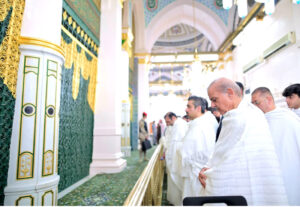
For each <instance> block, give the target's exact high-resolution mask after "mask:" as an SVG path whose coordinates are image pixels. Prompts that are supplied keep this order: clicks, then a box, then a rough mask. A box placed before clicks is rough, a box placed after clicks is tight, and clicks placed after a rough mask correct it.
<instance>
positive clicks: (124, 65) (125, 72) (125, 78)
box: [120, 33, 131, 157]
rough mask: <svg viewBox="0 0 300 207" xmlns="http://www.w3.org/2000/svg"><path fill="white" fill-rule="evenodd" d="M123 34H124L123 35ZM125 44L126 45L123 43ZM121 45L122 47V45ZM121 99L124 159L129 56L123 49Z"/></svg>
mask: <svg viewBox="0 0 300 207" xmlns="http://www.w3.org/2000/svg"><path fill="white" fill-rule="evenodd" d="M123 34H124V33H123ZM124 44H127V43H124ZM124 44H123V45H124ZM121 54H122V55H121V57H122V61H121V77H122V78H121V88H120V90H121V98H122V120H121V121H122V123H121V124H122V133H121V151H122V152H123V154H124V156H125V157H129V156H130V155H131V146H130V101H129V54H128V52H127V51H125V50H124V49H123V50H122V53H121Z"/></svg>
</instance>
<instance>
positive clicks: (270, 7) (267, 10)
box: [265, 0, 275, 15]
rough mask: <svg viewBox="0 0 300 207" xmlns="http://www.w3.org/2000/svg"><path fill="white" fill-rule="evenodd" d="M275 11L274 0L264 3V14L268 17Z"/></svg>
mask: <svg viewBox="0 0 300 207" xmlns="http://www.w3.org/2000/svg"><path fill="white" fill-rule="evenodd" d="M274 11H275V2H274V0H269V1H267V2H266V3H265V13H266V14H268V15H271V14H273V13H274Z"/></svg>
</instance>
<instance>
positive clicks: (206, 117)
mask: <svg viewBox="0 0 300 207" xmlns="http://www.w3.org/2000/svg"><path fill="white" fill-rule="evenodd" d="M205 101H206V100H205V99H204V98H202V97H197V96H191V97H189V99H188V104H187V108H186V113H187V115H188V116H189V119H190V120H191V121H190V122H189V123H190V124H189V129H188V131H187V133H186V135H185V136H184V138H183V141H182V145H181V147H180V148H179V149H178V150H177V153H178V154H179V156H180V157H181V159H180V160H181V167H180V169H181V176H182V177H183V190H182V200H183V199H184V198H185V197H192V196H199V195H200V191H201V188H202V186H201V183H200V182H199V180H198V174H199V172H200V170H201V169H202V168H203V166H204V165H205V164H206V162H207V161H208V159H209V158H210V157H211V155H212V153H213V150H214V146H215V137H216V131H217V128H218V122H217V120H216V118H215V117H214V116H213V115H212V114H211V113H210V112H209V111H208V112H205V110H206V105H205Z"/></svg>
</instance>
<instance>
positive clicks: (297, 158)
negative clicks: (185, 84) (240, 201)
mask: <svg viewBox="0 0 300 207" xmlns="http://www.w3.org/2000/svg"><path fill="white" fill-rule="evenodd" d="M207 92H208V96H209V99H210V101H211V107H208V102H207V100H205V99H204V98H202V97H198V96H191V97H189V98H188V102H187V107H186V114H187V116H188V117H187V119H186V120H189V122H187V121H185V120H184V119H182V118H179V117H177V116H176V114H175V113H173V112H168V113H167V114H166V115H165V117H164V118H165V122H166V125H167V127H166V130H165V134H164V137H162V139H161V140H162V141H163V140H164V142H163V145H164V153H165V154H164V156H165V160H166V170H167V175H168V179H167V180H168V181H167V183H168V186H167V200H168V201H169V203H170V204H173V205H176V206H177V205H182V201H183V199H184V198H185V197H197V196H232V195H241V196H243V197H245V198H246V200H247V203H248V205H298V206H299V205H300V117H299V116H300V113H299V112H300V84H293V85H291V86H289V87H287V88H286V89H285V90H284V91H283V94H282V95H283V96H284V97H286V102H287V105H288V107H289V108H291V109H292V110H290V109H285V108H280V107H276V105H275V102H274V98H273V96H272V93H271V92H270V90H269V89H268V88H266V87H259V88H257V89H255V90H254V91H253V92H252V94H251V98H252V99H251V103H250V102H249V101H246V99H243V88H241V87H240V86H239V85H238V84H237V83H236V82H234V81H231V80H229V79H226V78H220V79H217V80H215V81H213V82H212V83H211V84H210V85H209V87H208V89H207ZM214 114H215V116H214ZM216 117H218V119H217V118H216ZM218 121H219V122H218Z"/></svg>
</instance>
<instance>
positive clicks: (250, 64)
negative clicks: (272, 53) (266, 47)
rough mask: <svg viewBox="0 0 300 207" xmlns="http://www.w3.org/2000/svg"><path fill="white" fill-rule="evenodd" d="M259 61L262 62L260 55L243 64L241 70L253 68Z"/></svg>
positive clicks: (245, 70)
mask: <svg viewBox="0 0 300 207" xmlns="http://www.w3.org/2000/svg"><path fill="white" fill-rule="evenodd" d="M261 62H262V58H261V57H257V58H254V59H253V60H251V61H250V62H249V63H248V64H246V65H244V67H243V72H244V73H246V72H248V71H249V70H251V69H252V68H254V67H255V66H257V65H258V64H259V63H261Z"/></svg>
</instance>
